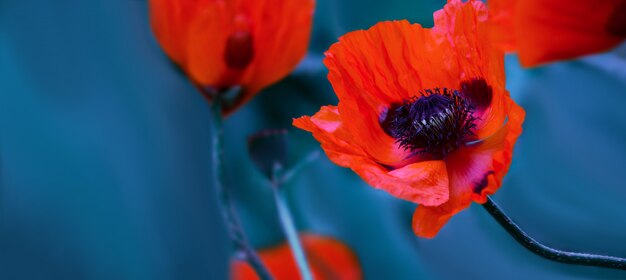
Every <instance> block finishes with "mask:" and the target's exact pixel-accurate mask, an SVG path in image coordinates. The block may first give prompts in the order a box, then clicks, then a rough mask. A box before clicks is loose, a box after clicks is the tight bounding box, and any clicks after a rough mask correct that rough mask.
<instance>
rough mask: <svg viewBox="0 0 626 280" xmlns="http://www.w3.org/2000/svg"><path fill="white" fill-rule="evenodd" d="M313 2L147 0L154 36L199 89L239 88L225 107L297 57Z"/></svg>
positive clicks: (277, 76) (305, 41) (286, 71)
mask: <svg viewBox="0 0 626 280" xmlns="http://www.w3.org/2000/svg"><path fill="white" fill-rule="evenodd" d="M314 6H315V2H314V1H313V0H233V1H214V0H199V1H196V0H150V1H149V9H150V22H151V26H152V30H153V32H154V35H155V37H156V39H157V41H158V42H159V44H160V45H161V47H162V48H163V50H164V51H165V53H167V55H168V56H169V57H170V59H172V60H173V61H174V62H175V63H176V64H177V65H178V66H180V67H181V69H183V70H184V71H185V73H186V74H187V75H188V76H189V78H190V79H191V81H192V82H193V83H194V84H195V85H196V86H197V87H198V88H199V89H200V90H201V91H202V92H203V93H206V92H214V91H223V90H227V89H229V88H231V87H233V86H241V87H242V88H243V93H242V94H241V95H239V97H238V98H237V99H236V100H235V101H234V104H232V105H230V106H227V107H225V108H224V113H230V112H232V111H234V110H235V109H237V108H238V107H239V106H241V105H243V104H244V103H245V102H246V101H248V100H249V99H251V98H252V97H253V96H254V95H256V94H257V93H258V92H259V91H260V90H262V89H263V88H265V87H267V86H269V85H271V84H273V83H275V82H277V81H278V80H280V79H282V78H284V77H285V76H286V75H287V74H289V72H291V71H292V70H293V68H294V67H295V66H296V65H297V64H298V63H299V62H300V60H301V59H302V58H303V57H304V55H305V54H306V51H307V47H308V45H309V39H310V36H311V24H312V18H313V10H314ZM205 96H206V97H207V98H209V99H210V98H211V95H210V94H205Z"/></svg>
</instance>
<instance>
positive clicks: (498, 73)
mask: <svg viewBox="0 0 626 280" xmlns="http://www.w3.org/2000/svg"><path fill="white" fill-rule="evenodd" d="M434 18H435V26H434V27H433V28H423V27H422V26H420V25H418V24H410V23H409V22H407V21H405V20H403V21H388V22H381V23H378V24H376V25H375V26H373V27H372V28H370V29H369V30H367V31H354V32H350V33H348V34H346V35H344V36H343V37H341V38H340V39H339V42H338V43H336V44H334V45H333V46H331V47H330V49H329V50H328V51H327V52H326V58H325V60H324V63H325V64H326V66H327V67H328V69H329V74H328V79H329V80H330V82H331V84H332V86H333V89H334V91H335V93H336V94H337V97H338V98H339V104H338V106H324V107H322V108H321V110H320V111H319V112H318V113H316V114H315V115H314V116H312V117H308V116H305V117H301V118H298V119H295V120H294V125H295V126H297V127H299V128H302V129H304V130H308V131H310V132H312V133H313V136H314V137H315V138H316V139H317V140H318V141H320V142H321V145H322V148H323V149H324V150H325V152H326V154H327V155H328V157H329V158H330V160H332V161H333V162H335V163H336V164H338V165H341V166H345V167H349V168H351V169H352V170H354V171H355V172H356V173H357V174H359V175H360V176H361V177H362V178H363V179H364V180H365V181H367V182H368V183H369V184H370V185H372V186H374V187H375V188H379V189H382V190H385V191H386V192H389V193H390V194H392V195H394V196H396V197H398V198H402V199H406V200H409V201H412V202H416V203H419V204H421V205H420V206H418V208H417V210H416V211H415V214H414V217H413V229H414V231H415V233H416V234H417V235H419V236H422V237H433V236H435V235H436V234H437V232H438V231H439V229H440V228H441V227H442V226H443V225H444V224H445V223H446V222H447V221H448V219H450V217H451V216H452V215H454V214H455V213H457V212H459V211H461V210H463V209H465V208H467V207H468V206H469V205H470V203H471V202H472V201H476V202H479V203H484V202H485V200H486V196H487V195H488V194H492V193H494V192H495V191H496V190H497V189H498V188H499V187H500V185H501V180H502V178H503V177H504V175H505V174H506V172H507V170H508V167H509V165H510V163H511V156H512V150H513V145H514V143H515V141H516V139H517V137H518V136H519V135H520V133H521V131H522V127H521V125H522V122H523V119H524V114H525V113H524V110H523V109H522V108H520V107H519V106H518V105H516V104H515V103H514V102H513V100H511V98H510V96H509V93H508V92H507V91H506V90H505V84H504V82H505V77H504V67H503V59H504V53H503V52H502V50H501V49H499V48H495V47H493V44H492V43H491V42H490V41H489V40H488V39H489V38H488V36H489V33H488V31H487V26H486V24H487V23H486V20H487V10H486V8H485V6H484V5H483V4H482V3H481V2H479V1H471V0H470V1H468V2H462V1H460V0H455V1H451V2H450V3H448V4H447V5H445V7H444V9H443V10H439V11H437V12H435V14H434Z"/></svg>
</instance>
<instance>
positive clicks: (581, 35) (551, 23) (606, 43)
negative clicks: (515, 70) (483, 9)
mask: <svg viewBox="0 0 626 280" xmlns="http://www.w3.org/2000/svg"><path fill="white" fill-rule="evenodd" d="M487 4H488V6H489V13H490V18H491V21H492V23H493V34H494V39H495V40H496V42H498V43H499V44H500V45H502V46H503V47H504V48H505V50H507V51H516V52H517V53H518V54H519V57H520V61H521V63H522V65H524V66H526V67H531V66H536V65H540V64H543V63H547V62H553V61H557V60H564V59H571V58H575V57H578V56H582V55H587V54H592V53H597V52H602V51H606V50H609V49H611V48H613V47H615V46H616V45H618V44H620V43H621V42H623V41H624V39H626V0H602V1H589V0H572V1H548V0H489V1H488V3H487Z"/></svg>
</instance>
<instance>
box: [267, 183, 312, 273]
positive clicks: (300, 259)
mask: <svg viewBox="0 0 626 280" xmlns="http://www.w3.org/2000/svg"><path fill="white" fill-rule="evenodd" d="M272 190H273V193H274V201H275V202H276V208H277V209H278V217H279V219H280V224H281V225H282V227H283V231H284V232H285V235H286V236H287V241H288V243H289V246H290V247H291V251H292V252H293V256H294V258H295V260H296V264H297V266H298V270H299V271H300V276H302V279H303V280H313V274H312V273H311V270H310V269H309V265H308V262H307V259H306V254H305V253H304V250H303V249H302V244H301V242H300V238H299V237H298V232H297V230H296V227H295V225H294V223H293V218H292V217H291V213H290V212H289V207H288V206H287V202H286V201H285V199H284V197H283V196H282V195H281V193H280V190H279V186H278V185H276V184H273V185H272Z"/></svg>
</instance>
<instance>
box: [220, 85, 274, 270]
mask: <svg viewBox="0 0 626 280" xmlns="http://www.w3.org/2000/svg"><path fill="white" fill-rule="evenodd" d="M211 114H212V118H211V119H212V125H211V129H212V130H211V132H212V135H211V137H212V143H211V149H212V151H213V153H212V156H211V160H212V162H213V166H212V172H213V186H214V187H215V189H216V191H217V194H218V197H219V201H220V202H221V205H220V206H221V207H220V209H221V211H222V216H223V218H224V220H225V221H226V224H227V227H228V233H229V235H230V238H231V239H232V242H233V243H234V245H235V247H236V248H237V249H238V250H239V251H240V252H242V253H243V256H244V258H245V260H246V261H247V262H248V263H249V264H250V266H252V268H253V269H254V270H255V271H256V273H257V275H258V276H259V278H260V279H262V280H270V279H273V278H272V276H271V274H270V272H269V271H268V270H267V268H266V267H265V266H264V265H263V263H262V262H261V259H260V258H259V256H258V255H257V254H256V252H255V251H254V249H253V248H252V246H250V244H249V243H248V241H247V239H246V236H245V234H244V232H243V228H242V226H241V222H240V221H239V219H238V217H237V213H236V211H235V207H234V206H233V203H232V200H231V198H230V194H229V192H228V190H226V189H225V188H224V186H223V185H222V177H223V174H224V167H223V166H222V159H223V153H224V150H223V147H222V142H223V132H222V122H223V119H222V100H221V96H220V95H219V94H218V95H216V96H215V97H214V100H213V102H212V105H211Z"/></svg>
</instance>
